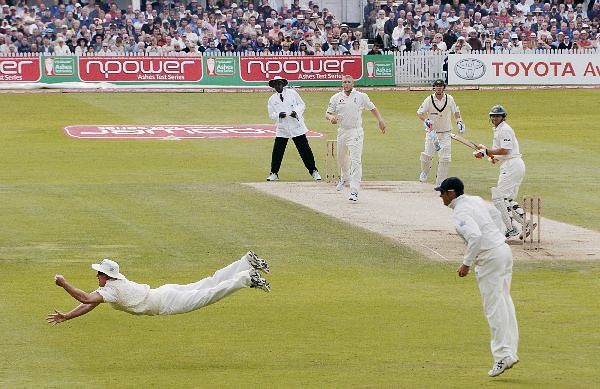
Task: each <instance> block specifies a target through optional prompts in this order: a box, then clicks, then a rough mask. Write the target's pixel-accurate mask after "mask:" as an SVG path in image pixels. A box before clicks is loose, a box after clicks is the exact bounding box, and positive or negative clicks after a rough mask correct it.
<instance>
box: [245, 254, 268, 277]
mask: <svg viewBox="0 0 600 389" xmlns="http://www.w3.org/2000/svg"><path fill="white" fill-rule="evenodd" d="M248 257H250V258H252V259H253V260H254V261H252V260H250V259H248ZM246 261H248V263H249V264H250V266H252V268H253V269H254V270H258V271H261V272H263V273H265V274H267V273H269V272H270V271H271V268H270V267H269V264H268V263H267V261H265V260H264V259H263V258H260V257H259V256H258V255H256V254H255V253H254V252H252V251H249V252H248V253H247V254H246ZM261 262H262V263H264V265H265V266H264V267H263V266H261V265H260V263H261Z"/></svg>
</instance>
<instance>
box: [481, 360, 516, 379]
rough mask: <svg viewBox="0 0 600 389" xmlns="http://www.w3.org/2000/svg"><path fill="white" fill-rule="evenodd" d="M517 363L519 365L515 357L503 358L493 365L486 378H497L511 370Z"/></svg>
mask: <svg viewBox="0 0 600 389" xmlns="http://www.w3.org/2000/svg"><path fill="white" fill-rule="evenodd" d="M517 363H519V360H518V359H517V358H516V357H513V356H510V355H509V356H508V357H504V358H502V359H501V360H499V361H498V362H496V363H494V366H492V369H491V370H490V371H488V376H490V377H497V376H499V375H500V374H502V373H504V372H505V371H506V370H508V369H511V368H512V367H513V366H514V365H516V364H517Z"/></svg>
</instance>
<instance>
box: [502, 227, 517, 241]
mask: <svg viewBox="0 0 600 389" xmlns="http://www.w3.org/2000/svg"><path fill="white" fill-rule="evenodd" d="M519 235H520V232H519V230H517V229H516V228H515V227H513V228H511V229H510V230H506V232H505V233H504V236H505V237H506V239H510V238H514V237H515V236H519Z"/></svg>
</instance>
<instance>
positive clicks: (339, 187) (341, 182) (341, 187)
mask: <svg viewBox="0 0 600 389" xmlns="http://www.w3.org/2000/svg"><path fill="white" fill-rule="evenodd" d="M344 185H346V181H344V180H339V181H338V183H337V184H336V185H335V190H337V191H338V192H340V191H342V190H344Z"/></svg>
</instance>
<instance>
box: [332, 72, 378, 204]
mask: <svg viewBox="0 0 600 389" xmlns="http://www.w3.org/2000/svg"><path fill="white" fill-rule="evenodd" d="M364 109H366V110H368V111H371V113H372V114H373V116H375V118H376V119H377V122H378V123H379V130H380V131H381V133H382V134H385V122H384V121H383V117H382V116H381V114H380V113H379V110H378V109H377V107H375V104H373V103H372V102H371V99H369V96H367V94H366V93H363V92H360V91H357V90H356V89H354V78H353V77H352V76H342V91H341V92H338V93H336V94H335V95H333V96H332V97H331V99H329V105H328V106H327V112H325V119H327V120H329V122H331V124H337V125H338V130H337V146H338V147H337V160H338V162H339V164H340V181H339V182H338V184H337V186H336V189H337V190H338V191H341V190H343V189H344V185H345V184H346V183H349V184H350V197H349V200H350V201H358V191H359V190H360V182H361V180H362V161H361V158H362V150H363V142H364V138H365V131H364V130H363V127H362V111H363V110H364Z"/></svg>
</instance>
